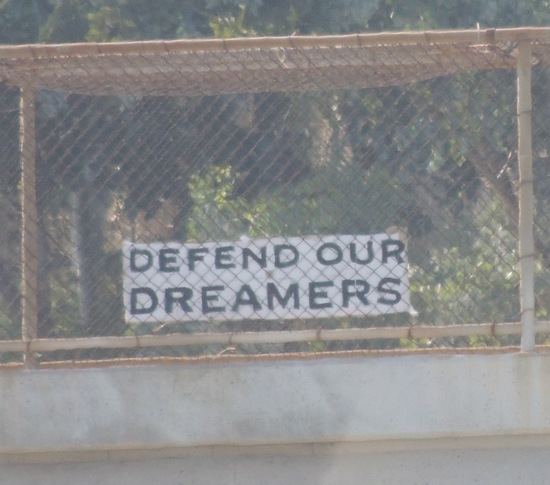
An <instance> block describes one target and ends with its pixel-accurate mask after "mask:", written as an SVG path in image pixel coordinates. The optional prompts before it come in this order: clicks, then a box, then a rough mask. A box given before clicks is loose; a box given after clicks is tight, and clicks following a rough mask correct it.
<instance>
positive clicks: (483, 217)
mask: <svg viewBox="0 0 550 485" xmlns="http://www.w3.org/2000/svg"><path fill="white" fill-rule="evenodd" d="M548 35H549V34H548V32H547V31H546V30H544V29H542V30H540V29H539V30H534V29H531V30H527V29H523V30H519V31H514V30H509V31H491V30H489V31H481V32H448V33H431V34H426V33H424V34H420V33H409V34H376V35H357V36H345V37H308V38H303V37H301V38H300V37H297V38H292V37H291V38H284V39H282V38H271V39H233V40H227V41H221V40H220V41H217V40H206V41H173V42H149V43H130V44H104V45H96V44H84V45H64V46H45V45H42V46H16V47H3V48H0V81H1V86H0V110H1V112H2V117H1V121H0V122H1V123H2V130H0V136H1V137H2V147H3V149H2V152H1V158H0V160H1V163H2V173H3V174H4V175H3V178H2V185H1V186H0V203H1V204H2V206H1V208H0V218H1V219H2V223H3V224H2V225H3V231H2V233H1V237H2V243H1V245H0V248H1V252H0V258H1V259H0V280H1V284H0V339H1V340H2V341H1V342H0V348H1V350H2V351H3V352H4V353H3V354H2V359H3V360H4V361H17V360H20V359H22V356H23V355H26V356H27V359H28V360H29V361H30V362H35V361H47V360H59V359H62V360H64V359H102V358H114V357H116V358H120V357H155V356H173V355H176V356H196V355H220V354H227V353H232V354H234V353H237V354H245V355H250V354H258V353H278V354H279V353H288V352H310V351H314V352H318V351H338V350H357V349H386V348H401V347H408V348H411V347H412V348H417V347H434V346H436V347H440V346H480V345H482V346H487V345H509V344H518V343H519V336H518V335H519V334H520V333H521V326H520V324H519V322H520V319H521V312H522V310H521V308H520V288H519V287H520V276H519V275H520V271H519V258H518V223H519V220H520V218H521V217H520V211H519V205H518V190H519V187H520V185H521V184H520V182H519V180H520V174H519V171H518V164H517V159H518V122H517V121H518V117H517V106H516V99H517V86H516V84H517V76H516V66H517V62H518V42H519V41H520V40H523V41H525V40H526V39H527V40H529V41H530V42H529V45H530V46H531V41H532V49H533V65H534V69H533V90H532V93H533V94H532V95H533V105H534V106H535V110H534V113H533V133H532V137H533V144H532V146H533V150H534V151H533V155H534V173H535V191H536V196H537V198H536V199H537V215H536V231H535V242H534V246H535V250H536V251H535V252H536V255H537V281H536V286H535V290H536V291H535V297H536V300H537V306H536V311H537V314H536V317H538V318H540V319H541V320H544V319H545V317H546V312H547V305H546V300H547V298H546V293H547V291H548V290H547V288H548V285H547V280H548V268H547V267H548V265H547V264H546V263H545V262H546V259H547V258H548V254H549V253H548V243H547V241H548V230H547V229H546V228H547V227H548V225H549V224H548V222H547V220H546V219H547V217H548V216H550V207H548V204H547V202H546V199H547V197H546V194H547V192H548V190H549V188H550V179H549V177H548V175H547V173H546V170H545V169H546V166H547V164H548V160H550V155H549V152H548V150H549V143H550V133H549V132H548V130H549V129H548V124H547V123H546V120H547V119H548V116H546V112H547V111H548V110H549V109H550V108H549V107H548V106H550V105H549V104H548V102H547V99H548V96H547V94H548V85H549V83H548V76H549V71H548V69H547V67H546V66H548V65H550V59H549V56H548V53H549V52H550V49H548V46H547V44H545V43H544V42H543V41H542V40H544V38H545V36H546V37H548ZM541 39H542V40H541ZM529 146H530V142H529ZM522 183H529V180H527V181H523V182H522ZM21 221H22V222H21ZM21 234H22V235H23V238H21ZM21 239H22V240H23V242H21ZM524 256H525V257H526V258H528V257H529V256H530V255H529V254H527V253H525V254H524ZM531 256H532V255H531ZM527 277H528V276H527ZM527 310H531V309H529V308H527ZM524 311H525V309H524ZM541 325H542V323H539V330H540V328H542V327H541ZM537 338H538V339H540V341H541V342H542V341H543V340H544V334H541V335H539V337H537Z"/></svg>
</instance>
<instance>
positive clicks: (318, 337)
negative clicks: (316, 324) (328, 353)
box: [315, 328, 323, 342]
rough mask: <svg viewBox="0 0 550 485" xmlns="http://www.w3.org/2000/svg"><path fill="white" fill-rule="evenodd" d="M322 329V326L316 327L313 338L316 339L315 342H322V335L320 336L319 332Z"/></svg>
mask: <svg viewBox="0 0 550 485" xmlns="http://www.w3.org/2000/svg"><path fill="white" fill-rule="evenodd" d="M322 331H323V329H322V328H318V329H317V332H316V334H315V338H316V339H317V342H322V341H323V340H322V338H323V337H322V335H321V332H322Z"/></svg>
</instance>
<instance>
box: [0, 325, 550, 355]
mask: <svg viewBox="0 0 550 485" xmlns="http://www.w3.org/2000/svg"><path fill="white" fill-rule="evenodd" d="M535 333H550V321H541V322H537V324H536V325H535ZM504 335H521V323H520V322H512V323H469V324H460V325H417V326H409V327H380V328H348V329H318V330H292V331H291V330H288V331H272V332H227V333H194V334H181V333H178V334H167V335H135V336H124V337H88V338H58V339H36V340H31V341H23V340H5V341H2V342H0V352H27V353H28V352H54V351H58V350H86V349H140V348H148V347H184V346H192V345H227V346H231V345H238V344H240V345H251V344H282V343H291V342H331V341H350V340H374V339H410V340H415V339H429V338H445V337H467V336H485V337H501V336H504Z"/></svg>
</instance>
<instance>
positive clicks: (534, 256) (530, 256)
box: [519, 252, 537, 261]
mask: <svg viewBox="0 0 550 485" xmlns="http://www.w3.org/2000/svg"><path fill="white" fill-rule="evenodd" d="M536 257H537V254H536V253H534V252H533V253H528V254H521V255H520V256H519V260H520V261H521V260H522V259H526V258H536Z"/></svg>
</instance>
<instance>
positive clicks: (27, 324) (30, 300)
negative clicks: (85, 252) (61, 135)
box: [19, 86, 38, 368]
mask: <svg viewBox="0 0 550 485" xmlns="http://www.w3.org/2000/svg"><path fill="white" fill-rule="evenodd" d="M19 129H20V150H21V214H22V216H21V316H22V338H23V341H24V342H26V344H27V347H26V350H25V355H24V359H25V367H26V368H36V367H37V366H38V363H37V360H36V355H35V354H34V353H33V352H31V351H30V347H29V343H30V342H32V341H33V340H35V339H36V338H37V336H38V297H37V292H38V220H37V209H36V171H35V162H36V130H35V92H34V88H33V87H30V86H24V87H22V88H21V104H20V126H19Z"/></svg>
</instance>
